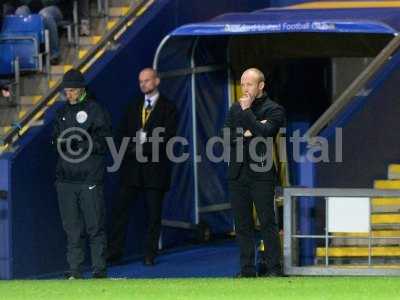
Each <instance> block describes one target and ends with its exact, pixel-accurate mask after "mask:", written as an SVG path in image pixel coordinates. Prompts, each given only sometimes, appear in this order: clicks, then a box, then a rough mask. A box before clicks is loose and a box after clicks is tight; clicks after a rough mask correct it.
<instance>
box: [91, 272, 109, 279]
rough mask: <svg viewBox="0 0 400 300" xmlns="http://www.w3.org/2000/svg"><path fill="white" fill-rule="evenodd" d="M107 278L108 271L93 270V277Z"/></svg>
mask: <svg viewBox="0 0 400 300" xmlns="http://www.w3.org/2000/svg"><path fill="white" fill-rule="evenodd" d="M104 278H107V271H101V272H93V279H104Z"/></svg>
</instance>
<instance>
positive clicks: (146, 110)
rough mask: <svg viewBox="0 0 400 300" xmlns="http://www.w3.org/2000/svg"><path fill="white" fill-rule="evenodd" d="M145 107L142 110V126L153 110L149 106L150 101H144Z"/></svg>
mask: <svg viewBox="0 0 400 300" xmlns="http://www.w3.org/2000/svg"><path fill="white" fill-rule="evenodd" d="M146 102H147V104H146V107H145V109H144V120H143V126H144V125H145V124H146V122H147V120H148V119H149V116H150V113H151V110H152V109H153V107H152V106H151V102H150V99H146Z"/></svg>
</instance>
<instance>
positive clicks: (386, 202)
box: [372, 197, 400, 206]
mask: <svg viewBox="0 0 400 300" xmlns="http://www.w3.org/2000/svg"><path fill="white" fill-rule="evenodd" d="M372 205H373V206H393V205H400V198H394V197H393V198H372Z"/></svg>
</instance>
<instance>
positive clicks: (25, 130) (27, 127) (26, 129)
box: [19, 124, 30, 135]
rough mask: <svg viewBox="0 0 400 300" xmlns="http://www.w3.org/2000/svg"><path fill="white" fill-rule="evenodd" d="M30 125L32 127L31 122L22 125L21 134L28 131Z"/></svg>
mask: <svg viewBox="0 0 400 300" xmlns="http://www.w3.org/2000/svg"><path fill="white" fill-rule="evenodd" d="M29 127H30V126H29V124H27V125H25V126H24V127H22V129H21V130H20V131H19V135H23V134H24V133H25V132H27V131H28V129H29Z"/></svg>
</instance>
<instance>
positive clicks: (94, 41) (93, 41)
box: [90, 35, 101, 45]
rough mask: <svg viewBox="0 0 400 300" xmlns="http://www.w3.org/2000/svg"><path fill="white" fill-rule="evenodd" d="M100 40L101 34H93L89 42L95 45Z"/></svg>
mask: <svg viewBox="0 0 400 300" xmlns="http://www.w3.org/2000/svg"><path fill="white" fill-rule="evenodd" d="M100 41H101V35H95V36H92V37H91V38H90V43H91V44H92V45H96V44H97V43H98V42H100Z"/></svg>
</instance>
